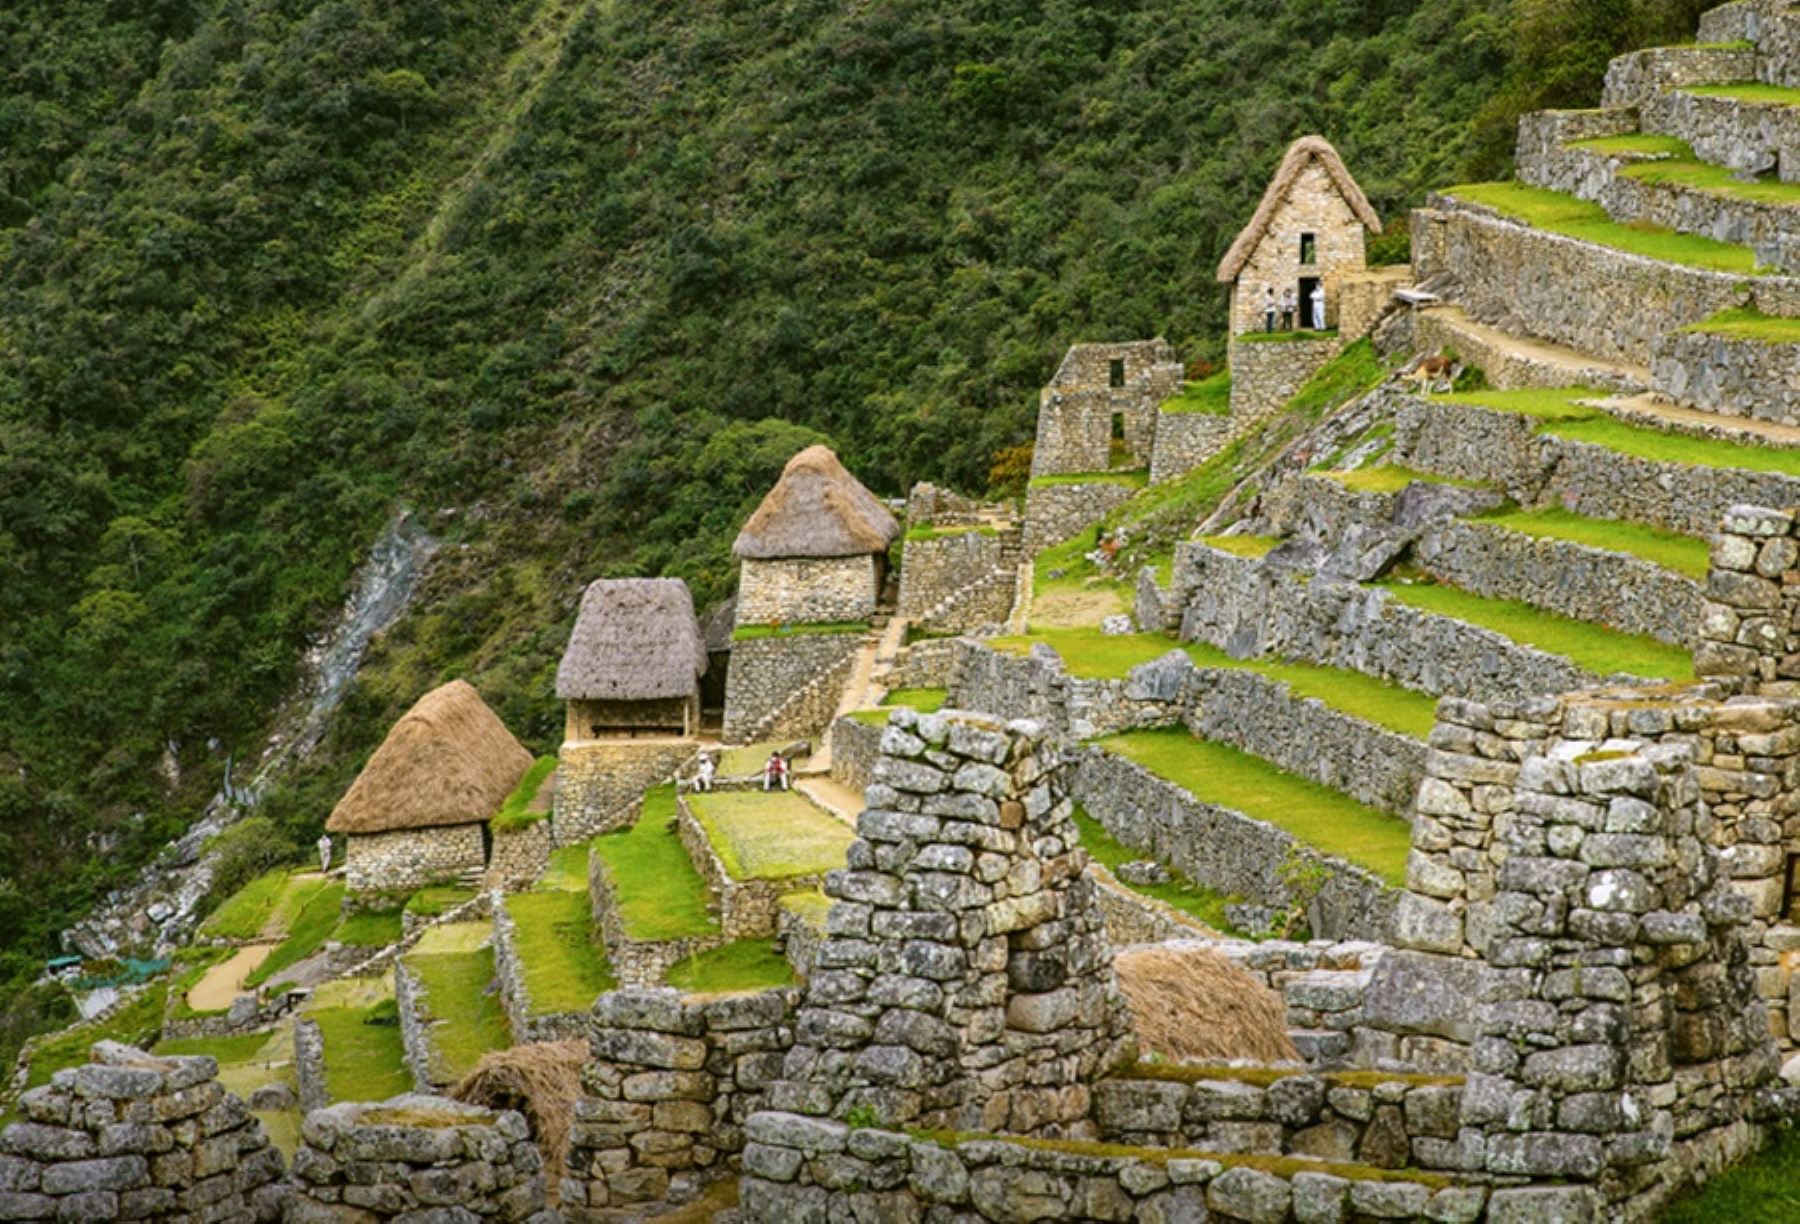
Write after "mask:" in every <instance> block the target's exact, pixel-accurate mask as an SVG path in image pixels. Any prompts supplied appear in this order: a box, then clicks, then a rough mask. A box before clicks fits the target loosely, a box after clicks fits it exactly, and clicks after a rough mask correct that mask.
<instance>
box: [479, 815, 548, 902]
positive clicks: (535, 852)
mask: <svg viewBox="0 0 1800 1224" xmlns="http://www.w3.org/2000/svg"><path fill="white" fill-rule="evenodd" d="M550 825H551V822H550V818H549V815H548V814H546V815H545V817H544V818H543V819H541V820H534V821H532V822H531V823H530V824H528V825H524V826H522V827H520V828H515V829H495V830H494V833H493V836H494V844H493V850H492V851H491V852H490V853H489V855H488V870H487V876H486V878H485V879H484V880H483V881H482V884H483V887H486V888H503V889H506V890H508V891H512V892H516V891H517V890H519V889H521V888H530V887H531V886H532V885H533V884H535V883H537V881H538V878H539V877H541V876H542V875H543V874H544V869H545V868H547V867H549V866H550V851H551V848H552V843H551V837H550Z"/></svg>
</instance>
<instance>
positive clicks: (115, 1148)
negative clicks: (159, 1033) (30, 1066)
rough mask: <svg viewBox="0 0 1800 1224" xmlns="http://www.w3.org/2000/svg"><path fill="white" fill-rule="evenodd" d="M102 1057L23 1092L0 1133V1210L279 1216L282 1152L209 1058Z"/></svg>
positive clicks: (101, 1216)
mask: <svg viewBox="0 0 1800 1224" xmlns="http://www.w3.org/2000/svg"><path fill="white" fill-rule="evenodd" d="M90 1057H91V1059H92V1061H91V1062H89V1063H87V1064H85V1065H83V1066H79V1067H73V1068H70V1069H68V1070H64V1071H59V1072H57V1073H56V1075H55V1077H54V1078H53V1079H52V1080H51V1082H50V1083H48V1084H45V1085H43V1086H41V1087H38V1088H33V1089H31V1090H30V1091H29V1092H26V1093H25V1094H23V1095H22V1096H21V1097H20V1098H19V1112H20V1114H21V1116H22V1119H23V1120H21V1121H17V1122H14V1123H12V1124H11V1125H10V1126H8V1127H6V1129H5V1130H4V1131H0V1216H4V1218H6V1219H8V1220H46V1221H48V1220H136V1219H147V1218H151V1217H156V1218H164V1219H172V1218H180V1219H208V1220H243V1221H250V1220H255V1221H274V1220H278V1219H281V1218H282V1212H283V1208H284V1205H285V1203H286V1200H287V1198H288V1195H289V1193H290V1191H289V1187H288V1184H287V1183H286V1182H285V1181H284V1180H283V1174H284V1172H285V1169H284V1166H283V1162H282V1159H281V1153H280V1152H279V1151H278V1150H276V1148H274V1147H273V1146H272V1145H271V1144H270V1143H269V1139H268V1136H267V1135H266V1134H264V1133H263V1127H262V1123H261V1122H259V1121H257V1119H256V1118H255V1117H254V1116H253V1115H252V1114H251V1113H250V1111H249V1110H248V1109H246V1108H245V1107H244V1103H243V1101H241V1100H240V1099H238V1097H236V1096H234V1095H233V1094H231V1093H229V1092H226V1091H225V1090H224V1089H223V1088H221V1087H220V1086H219V1081H218V1073H219V1066H218V1063H217V1062H216V1061H215V1060H214V1059H212V1058H209V1057H197V1056H168V1057H158V1056H156V1055H151V1054H147V1053H145V1052H144V1051H143V1050H137V1049H133V1048H131V1047H130V1046H124V1045H120V1044H118V1043H117V1042H111V1041H102V1042H100V1043H98V1044H96V1045H95V1046H94V1048H93V1050H92V1052H91V1055H90Z"/></svg>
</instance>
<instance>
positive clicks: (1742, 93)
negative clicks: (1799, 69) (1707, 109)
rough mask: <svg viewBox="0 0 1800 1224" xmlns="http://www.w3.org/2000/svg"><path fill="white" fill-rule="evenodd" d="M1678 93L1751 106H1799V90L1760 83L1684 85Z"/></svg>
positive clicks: (1739, 82)
mask: <svg viewBox="0 0 1800 1224" xmlns="http://www.w3.org/2000/svg"><path fill="white" fill-rule="evenodd" d="M1680 92H1682V93H1688V94H1693V95H1694V96H1695V97H1698V98H1730V99H1731V100H1732V101H1734V102H1748V103H1750V104H1751V105H1752V106H1800V89H1790V88H1788V87H1787V86H1785V85H1765V84H1763V83H1762V82H1761V81H1738V82H1735V83H1733V84H1730V85H1684V86H1683V87H1682V88H1681V90H1680Z"/></svg>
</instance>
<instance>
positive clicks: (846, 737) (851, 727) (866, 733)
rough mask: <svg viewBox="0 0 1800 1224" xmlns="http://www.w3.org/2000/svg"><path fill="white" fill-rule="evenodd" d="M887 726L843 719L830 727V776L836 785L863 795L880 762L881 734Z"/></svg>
mask: <svg viewBox="0 0 1800 1224" xmlns="http://www.w3.org/2000/svg"><path fill="white" fill-rule="evenodd" d="M886 729H887V724H886V723H866V722H864V721H862V719H860V718H840V719H837V720H836V721H834V722H833V723H832V724H831V776H832V779H833V780H834V781H836V782H839V783H841V784H843V785H844V786H847V787H849V788H850V789H851V790H853V791H855V792H856V793H857V794H859V795H860V794H862V792H863V788H864V787H866V786H868V784H869V782H870V781H871V780H872V779H873V777H874V774H875V762H876V761H878V760H880V759H881V733H882V732H883V731H885V730H886Z"/></svg>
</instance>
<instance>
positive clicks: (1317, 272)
mask: <svg viewBox="0 0 1800 1224" xmlns="http://www.w3.org/2000/svg"><path fill="white" fill-rule="evenodd" d="M1303 233H1306V234H1312V235H1313V236H1314V243H1315V245H1314V258H1313V260H1312V262H1311V263H1301V261H1300V253H1301V252H1300V235H1301V234H1303ZM1367 264H1368V259H1367V255H1366V253H1365V248H1364V243H1363V224H1362V222H1361V221H1360V220H1359V219H1358V218H1357V216H1356V213H1355V212H1354V211H1353V210H1352V209H1351V207H1350V205H1349V203H1348V202H1347V201H1346V200H1345V199H1344V197H1343V196H1342V195H1341V194H1340V193H1339V191H1338V189H1337V184H1336V183H1334V182H1333V181H1332V179H1331V175H1330V173H1329V172H1328V171H1327V170H1326V169H1325V167H1324V164H1323V163H1321V162H1320V161H1319V160H1318V159H1317V158H1313V159H1312V160H1310V161H1309V162H1308V163H1307V165H1306V168H1305V169H1304V170H1302V171H1301V172H1300V175H1299V176H1298V177H1297V178H1296V179H1295V180H1294V182H1293V184H1292V185H1291V186H1290V187H1289V188H1288V192H1287V196H1286V198H1285V199H1283V200H1282V202H1281V204H1280V205H1279V206H1278V207H1277V209H1276V211H1275V215H1274V217H1273V218H1271V220H1270V222H1269V226H1268V230H1267V232H1266V233H1265V234H1264V235H1263V238H1262V241H1261V242H1259V243H1257V245H1256V249H1255V250H1254V251H1252V252H1251V254H1250V258H1249V260H1248V261H1247V262H1246V263H1245V264H1244V266H1243V269H1242V270H1241V271H1240V272H1239V273H1238V276H1237V281H1236V283H1234V284H1233V285H1232V287H1231V320H1230V328H1231V332H1232V334H1233V335H1238V334H1240V333H1243V332H1252V331H1261V330H1262V328H1263V300H1264V298H1263V288H1264V287H1265V286H1272V287H1273V288H1274V290H1275V295H1276V297H1277V298H1279V297H1280V296H1281V293H1282V291H1283V290H1284V289H1287V288H1290V287H1291V288H1293V289H1294V290H1296V292H1297V291H1298V290H1299V287H1300V278H1301V277H1303V276H1308V277H1313V276H1316V277H1318V278H1319V279H1320V280H1321V281H1322V282H1323V285H1324V288H1325V322H1326V325H1327V326H1330V327H1335V326H1337V322H1338V315H1339V300H1338V290H1339V283H1340V282H1341V281H1342V279H1343V278H1344V277H1346V276H1349V275H1354V274H1355V273H1359V272H1361V271H1363V269H1364V268H1365V267H1366V266H1367ZM1300 305H1301V309H1302V311H1306V310H1309V309H1310V305H1309V304H1308V303H1305V302H1302V303H1301V304H1300ZM1233 378H1234V380H1235V378H1236V370H1235V366H1234V368H1233ZM1234 390H1235V387H1234Z"/></svg>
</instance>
